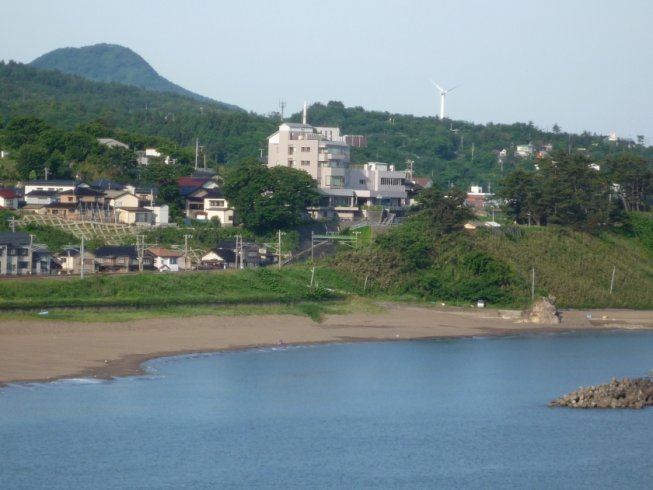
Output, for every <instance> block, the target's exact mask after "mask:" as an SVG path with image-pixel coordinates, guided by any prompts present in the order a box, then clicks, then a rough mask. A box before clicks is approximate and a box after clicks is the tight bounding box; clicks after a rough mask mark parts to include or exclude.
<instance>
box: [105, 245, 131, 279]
mask: <svg viewBox="0 0 653 490" xmlns="http://www.w3.org/2000/svg"><path fill="white" fill-rule="evenodd" d="M95 263H96V264H97V268H98V272H134V271H138V270H139V269H140V263H139V259H138V251H137V250H136V247H134V246H132V245H127V246H123V245H105V246H103V247H100V248H98V249H97V250H96V251H95Z"/></svg>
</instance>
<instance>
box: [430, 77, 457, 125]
mask: <svg viewBox="0 0 653 490" xmlns="http://www.w3.org/2000/svg"><path fill="white" fill-rule="evenodd" d="M431 83H432V84H433V85H435V86H436V88H437V89H438V90H439V91H440V119H444V98H445V97H446V96H447V94H448V93H449V92H452V91H453V90H455V89H457V88H458V87H460V85H456V86H455V87H451V88H449V89H444V88H442V87H440V86H439V85H438V84H437V83H435V82H434V81H433V80H431Z"/></svg>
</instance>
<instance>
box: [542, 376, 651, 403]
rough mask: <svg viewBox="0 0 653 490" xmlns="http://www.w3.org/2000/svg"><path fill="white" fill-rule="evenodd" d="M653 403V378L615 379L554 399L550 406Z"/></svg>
mask: <svg viewBox="0 0 653 490" xmlns="http://www.w3.org/2000/svg"><path fill="white" fill-rule="evenodd" d="M648 405H653V380H651V378H635V379H629V378H624V379H622V380H617V379H613V380H612V381H611V382H610V383H607V384H602V385H598V386H590V387H587V388H583V387H580V388H578V389H577V390H576V391H572V392H571V393H569V394H567V395H565V396H563V397H561V398H558V399H557V400H553V401H551V402H550V403H549V406H550V407H570V408H643V407H646V406H648Z"/></svg>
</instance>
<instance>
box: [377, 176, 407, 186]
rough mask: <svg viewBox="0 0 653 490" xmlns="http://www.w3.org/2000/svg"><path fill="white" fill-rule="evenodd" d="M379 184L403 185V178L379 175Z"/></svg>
mask: <svg viewBox="0 0 653 490" xmlns="http://www.w3.org/2000/svg"><path fill="white" fill-rule="evenodd" d="M381 185H404V179H397V178H391V177H381Z"/></svg>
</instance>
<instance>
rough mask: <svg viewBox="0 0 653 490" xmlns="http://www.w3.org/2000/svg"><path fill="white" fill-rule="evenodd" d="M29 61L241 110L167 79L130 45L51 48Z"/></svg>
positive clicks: (105, 80)
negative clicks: (130, 47)
mask: <svg viewBox="0 0 653 490" xmlns="http://www.w3.org/2000/svg"><path fill="white" fill-rule="evenodd" d="M30 65H32V66H35V67H37V68H45V69H48V70H58V71H60V72H62V73H68V74H71V75H78V76H80V77H82V78H86V79H88V80H95V81H98V82H115V83H122V84H125V85H133V86H136V87H141V88H144V89H147V90H155V91H157V92H170V93H173V94H179V95H184V96H186V97H191V98H193V99H195V100H199V101H202V102H212V103H218V104H220V105H222V106H224V108H225V109H231V110H241V109H240V108H239V107H237V106H235V105H232V104H227V103H225V102H219V101H215V100H212V99H209V98H208V97H204V96H202V95H198V94H196V93H194V92H191V91H190V90H186V89H185V88H183V87H180V86H179V85H176V84H174V83H172V82H170V81H169V80H167V79H165V78H163V77H162V76H161V75H159V74H158V73H157V72H156V70H154V68H152V67H151V66H150V65H149V64H148V63H147V61H145V60H144V59H143V58H142V57H141V56H139V55H138V54H136V53H135V52H133V51H132V50H131V49H129V48H125V47H123V46H118V45H115V44H95V45H93V46H84V47H81V48H61V49H55V50H54V51H50V52H49V53H46V54H44V55H43V56H40V57H38V58H36V59H35V60H34V61H32V62H31V63H30Z"/></svg>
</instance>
